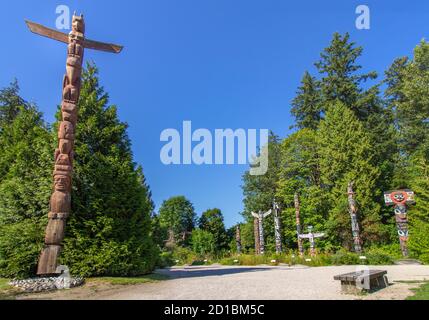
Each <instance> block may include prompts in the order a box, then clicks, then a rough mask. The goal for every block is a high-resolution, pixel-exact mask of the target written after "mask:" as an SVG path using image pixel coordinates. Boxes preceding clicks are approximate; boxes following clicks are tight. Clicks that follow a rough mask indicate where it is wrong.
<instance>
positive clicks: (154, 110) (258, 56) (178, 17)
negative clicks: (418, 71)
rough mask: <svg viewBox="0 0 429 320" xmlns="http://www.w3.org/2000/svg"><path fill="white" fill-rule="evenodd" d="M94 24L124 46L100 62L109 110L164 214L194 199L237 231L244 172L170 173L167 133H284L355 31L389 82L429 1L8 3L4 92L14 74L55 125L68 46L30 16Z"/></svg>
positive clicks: (1, 71) (424, 19)
mask: <svg viewBox="0 0 429 320" xmlns="http://www.w3.org/2000/svg"><path fill="white" fill-rule="evenodd" d="M60 4H65V5H68V6H69V7H70V8H71V10H77V11H78V12H83V13H84V14H85V17H86V29H87V30H86V35H87V37H88V38H91V39H94V40H105V41H110V42H115V43H119V44H123V45H124V46H125V50H124V51H123V53H122V54H120V55H118V56H115V55H110V54H106V53H99V52H91V51H87V52H86V56H85V57H86V59H87V60H88V59H90V60H94V61H95V62H96V63H97V65H98V67H99V69H100V77H101V82H102V85H103V86H104V87H105V89H106V90H107V91H108V92H109V94H110V98H111V103H113V104H116V105H118V107H119V115H120V118H121V120H123V121H126V122H128V124H129V126H130V128H129V135H130V137H131V139H132V142H133V152H134V158H135V161H136V162H138V163H140V164H142V165H143V168H144V171H145V174H146V176H147V179H148V182H149V184H150V186H151V189H152V192H153V199H154V201H155V202H156V205H157V207H158V208H159V205H160V204H161V203H162V201H163V200H165V199H167V198H169V197H170V196H174V195H185V196H186V197H188V198H189V199H190V200H191V201H192V202H193V203H194V205H195V208H196V210H197V212H198V214H200V213H201V212H202V211H204V210H205V209H207V208H212V207H219V208H220V209H222V211H223V213H224V215H225V221H226V224H227V225H228V226H230V225H232V224H234V223H236V222H238V221H240V220H241V216H240V215H239V212H240V211H241V210H242V191H241V188H240V185H241V175H242V173H243V172H244V170H246V167H245V166H243V165H235V166H196V165H191V166H164V165H163V164H162V163H161V161H160V159H159V152H160V149H161V147H162V145H163V143H162V142H160V140H159V135H160V133H161V131H162V130H164V129H166V128H177V129H180V128H181V125H182V121H184V120H191V121H192V123H193V127H194V128H197V127H198V128H199V127H202V128H207V129H210V130H214V129H216V128H233V129H236V128H244V129H248V128H256V129H258V128H269V129H271V130H273V131H274V132H275V133H277V134H278V135H280V136H282V137H284V136H286V135H287V134H288V133H290V131H289V129H288V128H289V126H290V125H291V124H292V123H293V119H292V117H291V116H290V101H291V100H292V98H293V97H294V94H295V91H296V88H297V86H298V85H299V81H300V79H301V77H302V75H303V73H304V71H305V70H306V69H308V70H309V71H311V72H314V67H313V62H315V61H316V60H317V59H318V57H319V53H320V51H321V50H322V49H323V48H324V47H326V46H327V45H328V43H329V41H330V39H331V36H332V33H333V32H335V31H338V32H346V31H348V32H350V33H351V36H352V39H353V40H354V41H356V42H357V43H358V44H360V45H362V46H364V56H363V58H362V59H361V60H360V62H361V64H362V65H363V66H364V70H376V71H378V72H379V74H382V73H383V71H384V70H385V69H386V67H387V66H388V65H389V64H390V63H391V62H392V61H393V59H394V58H395V57H399V56H403V55H410V53H411V51H412V49H413V47H414V46H415V45H416V44H417V43H418V42H419V41H420V40H421V39H422V38H424V37H427V36H428V34H429V19H428V18H429V2H428V1H423V0H422V1H394V0H376V1H354V0H347V1H346V0H335V1H334V0H331V1H306V0H301V1H284V0H277V1H273V0H264V1H262V0H257V1H256V0H143V1H137V0H136V1H126V0H122V1H101V0H97V1H94V0H91V1H88V0H82V1H67V0H61V1H52V0H44V1H37V2H36V1H30V0H28V1H23V0H14V1H1V3H0V12H1V13H2V18H1V19H0V28H1V30H2V33H1V34H2V43H3V45H2V50H1V51H0V58H1V59H0V87H4V86H6V85H8V84H9V82H10V81H11V80H12V79H13V78H15V77H16V78H17V79H18V80H19V83H20V86H21V93H22V95H23V97H24V98H26V99H27V100H30V101H33V102H35V103H37V105H38V106H39V108H40V109H41V110H42V111H43V113H44V115H45V117H46V120H47V121H49V122H52V121H53V118H54V113H55V110H56V105H57V104H58V103H59V101H60V99H61V81H62V77H63V74H64V70H65V66H64V64H65V46H64V45H63V44H60V43H57V42H55V41H52V40H48V39H45V38H41V37H38V36H35V35H33V34H31V33H30V32H29V31H28V30H27V28H26V26H25V24H24V19H25V18H26V19H30V20H33V21H36V22H39V23H42V24H45V25H47V26H49V27H52V28H53V27H55V20H56V14H55V8H56V7H57V5H60ZM360 4H366V5H368V6H369V7H370V9H371V29H370V30H357V29H356V28H355V19H356V17H357V15H356V14H355V8H356V7H357V6H358V5H360Z"/></svg>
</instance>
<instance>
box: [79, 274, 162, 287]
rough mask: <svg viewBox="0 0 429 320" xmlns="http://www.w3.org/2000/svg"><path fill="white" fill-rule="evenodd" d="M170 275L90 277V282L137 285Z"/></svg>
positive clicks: (159, 279)
mask: <svg viewBox="0 0 429 320" xmlns="http://www.w3.org/2000/svg"><path fill="white" fill-rule="evenodd" d="M168 279H169V276H167V275H162V274H157V273H152V274H148V275H144V276H141V277H97V278H89V279H87V281H88V282H108V283H110V284H112V285H135V284H142V283H150V282H158V281H163V280H168Z"/></svg>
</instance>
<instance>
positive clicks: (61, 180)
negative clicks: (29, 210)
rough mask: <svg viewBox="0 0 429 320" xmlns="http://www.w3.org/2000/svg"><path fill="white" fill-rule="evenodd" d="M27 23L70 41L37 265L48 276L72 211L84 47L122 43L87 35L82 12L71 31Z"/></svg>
mask: <svg viewBox="0 0 429 320" xmlns="http://www.w3.org/2000/svg"><path fill="white" fill-rule="evenodd" d="M26 23H27V26H28V27H29V29H30V30H31V31H32V32H33V33H36V34H39V35H41V36H45V37H48V38H51V39H54V40H57V41H60V42H63V43H66V44H67V63H66V74H65V75H64V81H63V90H62V103H61V111H62V121H61V122H60V125H59V128H58V149H56V150H55V165H54V166H55V167H54V172H53V180H54V186H53V193H52V196H51V200H50V212H49V214H48V218H49V222H48V226H47V228H46V233H45V246H44V248H43V250H42V252H41V254H40V257H39V264H38V268H37V274H38V275H39V276H48V275H56V274H59V273H60V271H59V270H57V266H58V257H59V255H60V253H61V249H62V245H61V244H62V241H63V239H64V231H65V223H66V219H67V218H68V216H69V215H70V212H71V186H72V173H73V147H74V142H75V129H76V124H77V104H78V101H79V95H80V87H81V73H82V62H83V54H84V48H89V49H95V50H102V51H106V52H112V53H119V52H121V50H122V47H121V46H117V45H113V44H108V43H101V42H97V41H92V40H87V39H85V36H84V34H85V22H84V19H83V16H82V15H80V16H77V15H73V19H72V30H71V32H70V33H69V34H68V35H67V34H65V33H62V32H59V31H57V30H53V29H49V28H46V27H44V26H42V25H40V24H37V23H33V22H30V21H26Z"/></svg>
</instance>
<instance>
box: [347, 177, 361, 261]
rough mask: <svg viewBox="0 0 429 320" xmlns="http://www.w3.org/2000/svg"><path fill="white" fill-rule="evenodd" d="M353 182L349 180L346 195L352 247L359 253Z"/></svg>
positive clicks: (359, 241) (359, 244)
mask: <svg viewBox="0 0 429 320" xmlns="http://www.w3.org/2000/svg"><path fill="white" fill-rule="evenodd" d="M353 184H354V183H353V182H350V183H349V185H348V187H347V195H348V201H349V213H350V218H351V221H352V234H353V243H354V249H355V252H357V253H361V252H362V240H361V238H360V235H359V223H358V221H357V206H356V201H355V199H354V194H355V193H354V192H353Z"/></svg>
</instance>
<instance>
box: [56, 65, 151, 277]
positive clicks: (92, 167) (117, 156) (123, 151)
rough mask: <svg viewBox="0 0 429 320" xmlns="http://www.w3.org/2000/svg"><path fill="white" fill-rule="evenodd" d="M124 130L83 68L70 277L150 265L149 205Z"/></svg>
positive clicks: (92, 72) (68, 246) (66, 257)
mask: <svg viewBox="0 0 429 320" xmlns="http://www.w3.org/2000/svg"><path fill="white" fill-rule="evenodd" d="M126 130H127V124H125V123H123V122H120V121H119V120H118V116H117V111H116V107H115V106H108V95H107V94H106V93H105V92H104V91H103V88H101V87H100V86H99V83H98V78H97V69H96V68H95V67H93V66H91V65H88V69H87V70H86V71H85V72H84V73H83V85H82V90H81V97H80V101H79V122H78V125H77V129H76V131H77V135H76V145H75V170H74V178H73V193H72V199H73V200H72V212H73V214H72V215H71V217H70V220H69V221H68V223H67V234H66V239H65V241H64V252H63V254H62V261H63V263H64V264H66V265H69V266H70V267H71V271H72V272H73V273H75V274H80V275H85V276H88V275H97V276H98V275H138V274H144V273H147V272H149V271H151V270H152V269H153V267H154V264H155V261H156V257H157V252H156V250H155V249H154V248H155V246H154V244H153V241H152V239H151V238H150V233H151V221H150V215H151V213H152V210H153V204H152V201H151V200H150V191H149V188H148V186H147V184H146V182H145V177H144V175H143V171H142V169H141V167H137V166H136V165H135V163H134V162H133V160H132V152H131V143H130V141H129V138H128V136H127V132H126Z"/></svg>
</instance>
